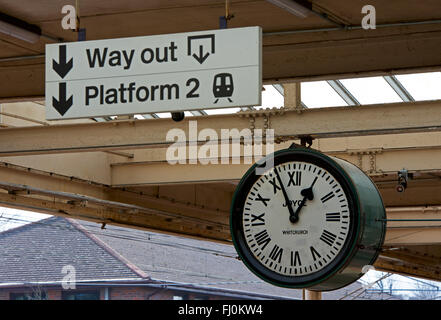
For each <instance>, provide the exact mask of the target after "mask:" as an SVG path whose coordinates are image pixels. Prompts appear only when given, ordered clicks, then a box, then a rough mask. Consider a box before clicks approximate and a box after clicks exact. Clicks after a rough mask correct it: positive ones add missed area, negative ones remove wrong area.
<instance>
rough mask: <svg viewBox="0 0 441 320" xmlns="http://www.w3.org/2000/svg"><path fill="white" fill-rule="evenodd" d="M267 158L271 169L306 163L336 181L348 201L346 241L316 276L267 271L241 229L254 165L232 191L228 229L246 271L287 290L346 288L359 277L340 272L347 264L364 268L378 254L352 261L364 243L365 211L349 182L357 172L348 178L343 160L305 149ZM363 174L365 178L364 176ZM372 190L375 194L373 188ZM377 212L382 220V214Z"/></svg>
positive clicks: (286, 150) (283, 151)
mask: <svg viewBox="0 0 441 320" xmlns="http://www.w3.org/2000/svg"><path fill="white" fill-rule="evenodd" d="M269 157H273V159H274V166H277V165H280V164H282V163H285V162H289V161H305V162H309V163H312V164H315V165H318V166H319V167H322V168H324V169H326V170H327V171H328V172H330V174H331V175H332V176H333V177H334V178H335V179H337V180H338V181H339V183H340V184H341V186H342V189H343V191H344V192H345V194H346V197H347V199H348V208H349V211H350V216H351V219H350V220H351V222H350V226H349V233H348V237H347V238H346V240H345V243H344V244H343V247H342V249H341V250H340V252H339V253H338V254H337V256H336V257H335V258H334V259H333V261H332V262H331V263H329V264H328V265H327V266H325V267H324V268H322V269H321V270H319V271H317V272H314V273H312V274H309V275H303V276H301V275H295V276H283V275H280V274H278V273H276V272H274V271H272V270H270V269H268V268H266V267H265V266H264V265H263V264H261V263H260V262H259V260H258V259H256V258H255V257H254V255H253V254H252V253H251V250H250V249H249V247H248V245H247V242H246V241H245V236H244V233H243V227H242V214H243V206H244V203H245V198H246V197H247V195H248V192H249V190H250V189H251V186H252V185H253V184H254V183H255V182H256V181H257V179H258V178H259V177H260V176H257V175H256V174H255V169H256V168H257V167H258V166H259V164H258V163H256V164H254V165H253V166H252V167H251V168H250V169H249V170H248V171H247V172H246V173H245V175H244V176H243V178H242V179H241V181H240V182H239V184H238V186H237V188H236V190H235V193H234V195H233V201H232V205H231V210H230V229H231V235H232V239H233V244H234V246H235V248H236V251H237V252H238V254H239V256H240V258H241V259H242V261H243V262H244V264H245V265H246V266H247V267H248V269H250V270H251V271H252V272H253V273H254V274H256V275H257V276H258V277H260V278H261V279H263V280H264V281H266V282H269V283H272V284H274V285H277V286H281V287H287V288H312V289H316V290H321V291H326V290H334V289H337V287H341V286H344V285H346V284H345V283H347V282H349V283H350V282H352V281H355V280H356V279H358V278H359V277H360V276H361V275H362V274H352V275H348V272H343V270H344V269H346V267H347V266H348V264H350V262H351V261H352V260H354V262H355V264H357V265H359V264H360V263H361V264H363V265H366V264H369V263H373V262H372V261H374V260H375V259H376V257H377V256H378V250H374V252H373V255H372V250H369V249H368V250H367V252H368V253H370V254H368V255H366V252H365V253H364V255H360V254H359V256H360V257H362V259H361V260H360V259H359V258H360V257H357V258H355V259H354V257H355V256H357V253H359V251H360V250H363V247H364V246H363V244H362V243H363V234H362V233H363V232H362V231H363V230H364V229H365V228H364V222H365V221H364V220H365V219H364V218H365V214H364V212H363V211H364V210H362V206H360V203H361V199H360V197H359V192H358V191H357V187H356V185H355V184H354V181H353V179H352V178H351V174H352V175H354V172H355V174H357V172H356V171H354V172H351V174H348V173H347V171H346V170H345V169H344V168H343V167H342V165H344V166H347V165H351V164H348V163H346V164H345V163H341V161H342V160H340V159H334V158H331V157H328V156H326V155H324V154H322V153H320V152H318V151H315V150H312V149H306V148H295V149H284V150H280V151H277V152H275V153H274V154H272V155H270V156H267V157H266V159H268V158H269ZM337 161H339V162H340V164H339V163H337ZM260 163H262V162H260ZM341 164H342V165H341ZM351 166H353V165H351ZM352 169H353V168H351V170H349V171H352ZM358 171H360V170H358ZM360 172H361V171H360ZM361 173H362V172H361ZM362 174H363V175H364V173H362ZM361 181H362V183H364V184H369V183H371V184H372V185H373V182H372V181H371V180H370V179H369V178H367V180H366V179H363V177H362V178H361ZM357 182H360V179H358V178H357ZM374 189H375V190H376V188H375V186H374ZM376 191H377V198H379V199H380V201H379V202H378V199H375V201H374V202H375V203H377V204H379V205H381V207H382V210H383V213H384V206H383V203H382V201H381V197H380V196H379V193H378V190H376ZM380 209H381V208H380ZM379 211H380V212H379V213H380V216H381V210H379ZM384 214H385V213H384ZM362 220H363V221H362ZM374 229H378V230H379V234H378V235H379V239H380V240H381V243H382V241H383V239H384V228H377V227H375V228H374ZM381 229H383V230H381ZM365 240H366V239H365ZM371 240H372V239H370V240H369V241H368V242H372V241H371ZM375 246H378V247H379V246H380V245H374V247H375ZM370 249H372V248H370ZM367 260H368V261H367ZM360 269H361V268H360ZM349 273H351V272H349ZM338 275H340V276H338ZM338 278H341V279H338ZM352 279H353V280H352Z"/></svg>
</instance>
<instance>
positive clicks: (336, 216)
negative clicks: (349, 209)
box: [326, 212, 340, 222]
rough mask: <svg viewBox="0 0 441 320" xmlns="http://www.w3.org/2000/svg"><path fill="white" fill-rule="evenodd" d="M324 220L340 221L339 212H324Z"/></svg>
mask: <svg viewBox="0 0 441 320" xmlns="http://www.w3.org/2000/svg"><path fill="white" fill-rule="evenodd" d="M326 221H336V222H339V221H340V212H329V213H326Z"/></svg>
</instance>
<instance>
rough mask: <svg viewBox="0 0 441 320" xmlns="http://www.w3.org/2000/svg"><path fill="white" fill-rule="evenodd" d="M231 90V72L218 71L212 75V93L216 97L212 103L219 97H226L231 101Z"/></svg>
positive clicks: (232, 86)
mask: <svg viewBox="0 0 441 320" xmlns="http://www.w3.org/2000/svg"><path fill="white" fill-rule="evenodd" d="M233 91H234V84H233V76H232V75H231V73H219V74H217V75H215V76H214V80H213V95H214V97H215V98H217V99H216V100H215V101H214V103H217V102H218V101H219V99H220V98H227V99H228V101H229V102H233V100H231V96H232V95H233Z"/></svg>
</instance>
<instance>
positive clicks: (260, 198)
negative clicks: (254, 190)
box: [254, 193, 270, 207]
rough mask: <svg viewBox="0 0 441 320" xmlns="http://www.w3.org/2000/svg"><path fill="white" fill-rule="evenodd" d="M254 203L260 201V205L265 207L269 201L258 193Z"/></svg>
mask: <svg viewBox="0 0 441 320" xmlns="http://www.w3.org/2000/svg"><path fill="white" fill-rule="evenodd" d="M254 200H256V201H262V203H263V204H264V205H265V207H266V206H268V205H267V204H266V203H267V202H268V201H269V200H270V199H269V198H262V196H261V195H260V193H258V194H257V197H256V198H255V199H254Z"/></svg>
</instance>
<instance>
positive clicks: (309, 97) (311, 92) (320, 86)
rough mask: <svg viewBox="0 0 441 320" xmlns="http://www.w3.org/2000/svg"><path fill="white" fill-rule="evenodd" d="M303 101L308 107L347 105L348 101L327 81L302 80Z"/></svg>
mask: <svg viewBox="0 0 441 320" xmlns="http://www.w3.org/2000/svg"><path fill="white" fill-rule="evenodd" d="M300 91H301V95H302V101H303V103H304V104H305V105H306V106H307V107H308V108H324V107H336V106H346V105H347V104H346V102H345V101H344V100H343V99H342V98H341V97H340V96H339V95H338V93H337V92H335V91H334V89H332V88H331V86H330V85H329V84H328V83H327V82H326V81H312V82H302V84H301V89H300Z"/></svg>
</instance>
